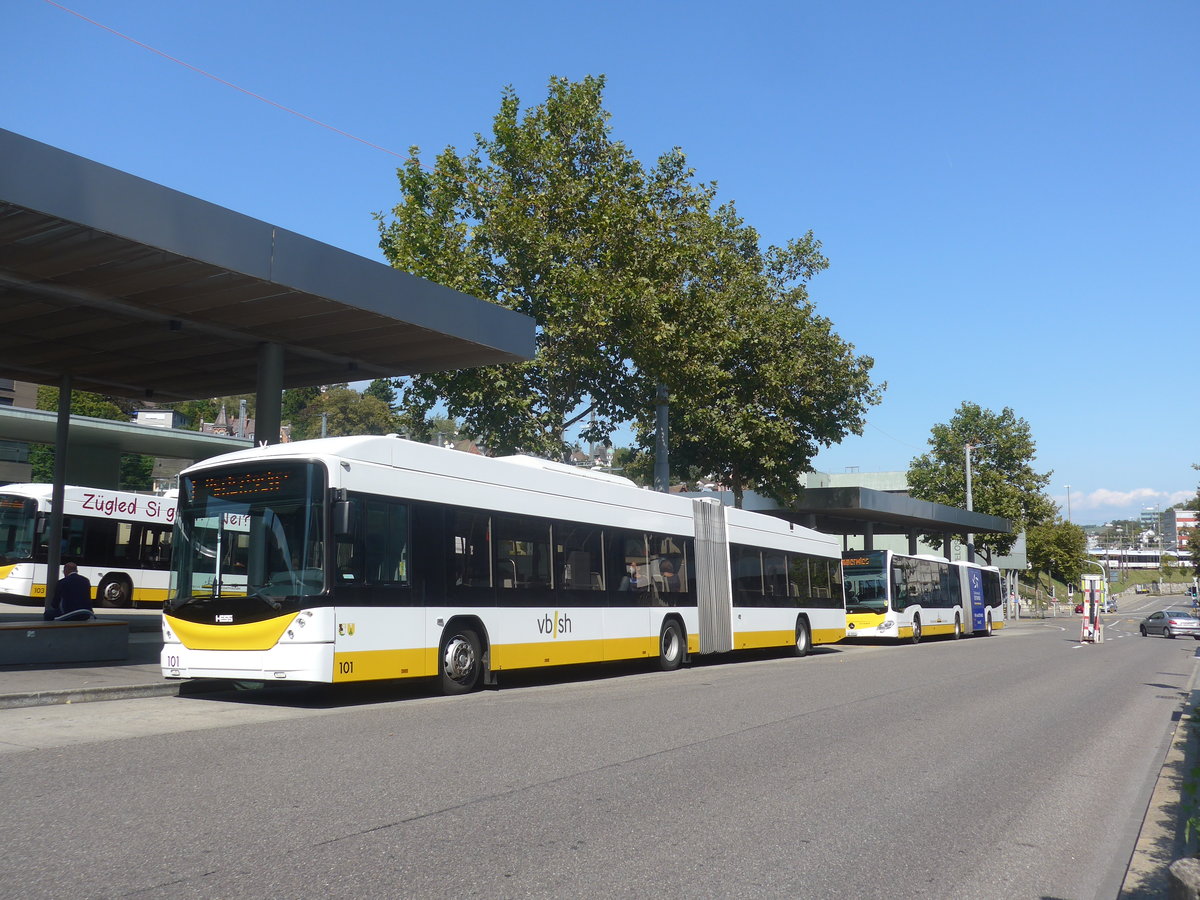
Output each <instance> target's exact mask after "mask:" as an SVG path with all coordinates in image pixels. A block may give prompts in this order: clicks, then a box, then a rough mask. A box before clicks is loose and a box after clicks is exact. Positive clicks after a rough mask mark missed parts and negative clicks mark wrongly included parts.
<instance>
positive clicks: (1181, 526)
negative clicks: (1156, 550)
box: [1163, 509, 1200, 550]
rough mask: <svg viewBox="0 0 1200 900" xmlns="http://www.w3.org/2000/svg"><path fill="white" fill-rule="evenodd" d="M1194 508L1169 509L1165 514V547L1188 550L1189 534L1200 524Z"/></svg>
mask: <svg viewBox="0 0 1200 900" xmlns="http://www.w3.org/2000/svg"><path fill="white" fill-rule="evenodd" d="M1198 515H1200V514H1198V513H1197V512H1196V510H1194V509H1168V510H1167V511H1166V514H1165V515H1164V516H1163V547H1164V548H1168V547H1169V548H1173V549H1175V550H1186V549H1187V542H1188V535H1189V533H1190V532H1191V530H1192V529H1193V528H1196V527H1197V526H1198V525H1200V520H1198V519H1197V516H1198Z"/></svg>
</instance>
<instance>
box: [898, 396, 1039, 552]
mask: <svg viewBox="0 0 1200 900" xmlns="http://www.w3.org/2000/svg"><path fill="white" fill-rule="evenodd" d="M929 445H930V448H931V449H930V451H929V452H928V453H926V454H925V455H923V456H919V457H917V458H916V459H914V460H913V461H912V462H911V463H910V464H909V468H908V489H909V493H910V494H911V495H912V496H913V497H915V498H917V499H918V500H929V501H932V502H935V503H945V504H947V505H948V506H957V507H959V508H965V506H966V501H967V489H966V447H967V445H970V446H971V488H972V489H971V495H972V499H973V503H972V508H973V509H974V510H975V511H976V512H981V513H987V514H988V515H992V516H1001V517H1003V518H1005V519H1009V520H1010V521H1011V522H1012V523H1013V533H1012V534H1007V535H1003V534H992V535H978V536H976V539H975V542H976V546H978V547H980V548H982V549H985V550H986V551H987V552H988V553H989V554H991V553H995V554H1000V555H1003V554H1005V553H1007V552H1008V551H1009V550H1011V549H1012V546H1013V543H1014V542H1015V541H1016V539H1017V534H1019V533H1020V532H1022V531H1025V530H1026V529H1028V528H1029V527H1031V526H1033V525H1041V524H1046V523H1050V522H1053V520H1054V517H1055V515H1056V513H1057V509H1056V507H1055V505H1054V502H1053V501H1052V500H1051V499H1050V498H1049V497H1047V496H1046V494H1045V493H1044V490H1045V487H1046V485H1047V484H1049V483H1050V475H1051V474H1052V473H1050V472H1046V473H1044V474H1043V473H1039V472H1037V471H1035V470H1034V468H1033V461H1034V457H1035V455H1036V452H1037V445H1036V444H1035V443H1034V440H1033V435H1032V433H1031V431H1030V428H1029V423H1028V422H1026V421H1025V420H1024V419H1021V418H1018V417H1017V415H1016V414H1015V413H1014V412H1013V411H1012V410H1011V409H1009V408H1008V407H1005V408H1004V410H1003V411H1001V412H1000V413H994V412H992V411H991V410H988V409H983V408H982V407H980V406H979V405H978V404H977V403H970V402H964V403H963V404H962V405H961V406H960V407H959V408H958V409H957V410H956V411H955V413H954V416H953V417H952V418H951V419H950V422H949V423H948V424H945V425H934V426H933V432H932V435H931V436H930V438H929ZM925 538H926V540H927V541H929V542H930V543H931V544H932V545H933V546H934V547H940V546H941V535H937V534H931V535H926V536H925Z"/></svg>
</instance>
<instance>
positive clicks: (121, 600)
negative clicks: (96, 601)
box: [96, 578, 133, 609]
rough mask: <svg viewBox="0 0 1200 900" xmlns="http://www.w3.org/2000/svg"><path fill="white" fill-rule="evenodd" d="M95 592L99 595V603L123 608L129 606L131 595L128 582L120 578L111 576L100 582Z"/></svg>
mask: <svg viewBox="0 0 1200 900" xmlns="http://www.w3.org/2000/svg"><path fill="white" fill-rule="evenodd" d="M96 593H97V594H99V595H100V602H101V603H103V604H104V605H105V606H109V607H113V608H117V609H124V608H125V607H127V606H129V605H130V599H131V598H132V596H133V591H132V589H131V588H130V585H129V582H128V581H124V580H122V579H120V578H113V579H111V580H109V581H105V582H102V583H101V584H100V589H99V590H98V591H97V592H96Z"/></svg>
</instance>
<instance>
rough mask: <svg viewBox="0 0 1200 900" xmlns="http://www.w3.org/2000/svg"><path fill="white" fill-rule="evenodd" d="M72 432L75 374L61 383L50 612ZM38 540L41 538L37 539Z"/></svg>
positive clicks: (49, 556)
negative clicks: (73, 379) (72, 394)
mask: <svg viewBox="0 0 1200 900" xmlns="http://www.w3.org/2000/svg"><path fill="white" fill-rule="evenodd" d="M70 434H71V376H70V374H64V375H63V376H62V380H61V381H59V383H58V420H57V421H56V422H55V427H54V484H53V486H52V487H51V489H50V522H49V524H48V526H47V529H46V602H45V604H44V608H45V611H46V614H47V615H49V613H50V608H51V605H52V604H53V603H54V591H55V587H56V586H57V585H58V566H59V563H61V562H62V532H63V504H64V502H65V500H66V496H67V491H66V480H67V446H68V443H69V440H70ZM34 540H35V542H36V540H37V538H36V537H35V538H34Z"/></svg>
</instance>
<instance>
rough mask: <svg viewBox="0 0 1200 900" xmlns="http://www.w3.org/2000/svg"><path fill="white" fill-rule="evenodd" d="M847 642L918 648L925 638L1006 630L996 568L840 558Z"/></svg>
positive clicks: (888, 557)
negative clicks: (869, 641) (878, 641)
mask: <svg viewBox="0 0 1200 900" xmlns="http://www.w3.org/2000/svg"><path fill="white" fill-rule="evenodd" d="M842 573H843V577H844V578H845V587H846V629H847V632H846V633H847V636H848V637H861V638H867V637H872V638H891V639H893V640H906V641H911V642H912V643H914V644H916V643H919V642H920V640H921V638H922V637H924V636H927V635H938V634H945V635H953V636H954V637H956V638H958V637H961V636H962V635H964V634H984V635H987V634H991V633H992V632H993V631H994V630H996V629H998V628H1003V627H1004V593H1003V590H1002V588H1001V585H1000V570H999V569H997V568H995V567H994V566H981V565H978V564H976V563H968V562H962V561H957V562H956V561H951V560H946V559H941V558H939V557H936V556H906V555H904V554H900V553H893V552H892V551H891V550H854V551H847V552H845V553H843V554H842Z"/></svg>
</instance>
